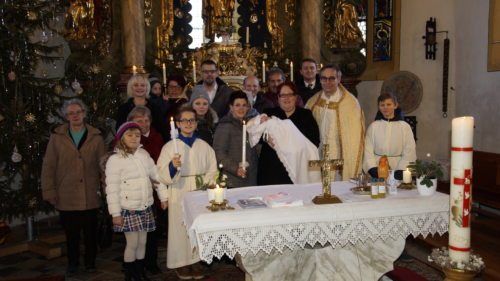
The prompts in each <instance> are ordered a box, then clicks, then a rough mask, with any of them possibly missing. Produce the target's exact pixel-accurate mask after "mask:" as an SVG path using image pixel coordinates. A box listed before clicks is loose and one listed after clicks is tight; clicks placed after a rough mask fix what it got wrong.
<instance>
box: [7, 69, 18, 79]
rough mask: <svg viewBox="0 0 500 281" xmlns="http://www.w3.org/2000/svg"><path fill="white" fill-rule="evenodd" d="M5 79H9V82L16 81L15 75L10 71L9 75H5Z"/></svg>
mask: <svg viewBox="0 0 500 281" xmlns="http://www.w3.org/2000/svg"><path fill="white" fill-rule="evenodd" d="M7 78H9V80H10V81H14V80H16V73H15V72H14V71H13V70H11V71H10V72H9V74H7Z"/></svg>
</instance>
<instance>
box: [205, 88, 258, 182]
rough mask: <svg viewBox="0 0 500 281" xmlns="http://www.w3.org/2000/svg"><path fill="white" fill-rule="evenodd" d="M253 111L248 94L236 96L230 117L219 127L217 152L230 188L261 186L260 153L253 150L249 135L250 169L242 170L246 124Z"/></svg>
mask: <svg viewBox="0 0 500 281" xmlns="http://www.w3.org/2000/svg"><path fill="white" fill-rule="evenodd" d="M249 109H250V106H249V103H248V97H247V94H245V92H243V91H236V92H233V93H232V94H231V96H230V98H229V113H228V114H227V115H226V116H224V117H222V118H221V120H220V121H219V124H218V125H217V129H216V130H215V136H214V144H213V148H214V150H215V156H216V158H217V162H219V163H222V164H223V165H224V174H226V175H227V185H228V187H243V186H253V185H256V183H257V163H258V157H257V149H256V147H250V144H249V142H248V133H247V141H246V143H245V146H246V154H245V155H246V156H245V157H246V162H248V166H247V167H241V166H240V163H241V160H242V159H241V158H242V141H243V120H244V118H245V116H246V114H247V113H248V110H249Z"/></svg>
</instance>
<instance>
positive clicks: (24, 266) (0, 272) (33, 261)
mask: <svg viewBox="0 0 500 281" xmlns="http://www.w3.org/2000/svg"><path fill="white" fill-rule="evenodd" d="M42 228H43V229H44V230H43V231H46V232H47V231H48V232H54V233H58V231H60V229H59V228H58V224H57V223H55V224H54V223H51V226H50V227H46V226H45V227H42ZM18 231H19V230H18ZM14 232H15V231H14ZM22 232H23V231H22V229H21V231H20V233H22ZM40 232H41V233H43V232H42V231H40ZM46 232H45V233H46ZM13 235H16V234H15V233H14V234H13ZM45 235H47V234H45ZM17 236H19V235H17ZM124 242H125V240H124V238H123V236H122V235H119V234H115V235H114V237H113V243H112V245H111V247H109V248H107V249H104V250H101V251H100V252H99V254H98V257H97V261H96V265H97V272H95V273H85V272H83V270H82V271H81V272H80V273H79V274H77V276H75V277H71V278H66V280H69V281H108V280H109V281H110V280H123V273H122V272H121V263H122V254H123V249H124ZM159 245H160V247H159V260H158V265H159V266H160V267H161V268H162V270H163V271H164V272H163V273H162V274H158V275H155V276H150V277H151V280H168V281H170V280H179V279H178V278H177V276H176V274H175V272H174V271H173V270H167V269H166V267H165V256H166V242H165V241H160V242H159ZM62 246H63V247H62V249H63V256H62V257H59V258H55V259H52V260H47V259H45V258H44V257H42V256H39V255H37V254H34V253H30V252H24V253H20V254H15V255H10V256H7V257H3V258H0V280H16V279H24V278H33V280H39V279H41V278H43V277H48V276H54V277H57V276H59V277H61V276H64V273H65V269H66V257H65V256H64V251H65V250H64V243H63V245H62ZM0 249H1V248H0ZM396 264H397V265H399V266H402V267H406V268H409V269H411V270H413V271H414V272H417V273H419V274H420V275H421V276H423V277H425V278H426V279H427V280H430V281H439V280H442V277H441V275H440V273H439V272H437V271H436V270H434V269H432V268H431V267H428V266H427V265H425V264H423V263H421V262H418V261H416V260H414V259H411V258H410V259H408V257H407V259H405V260H402V259H400V260H398V261H396ZM206 273H207V278H206V279H205V280H206V281H218V280H220V281H243V280H244V279H245V276H244V273H243V272H242V271H241V270H239V268H237V267H236V266H235V265H234V264H233V263H232V262H231V261H220V262H215V263H213V264H212V265H210V266H207V267H206ZM385 280H387V279H385Z"/></svg>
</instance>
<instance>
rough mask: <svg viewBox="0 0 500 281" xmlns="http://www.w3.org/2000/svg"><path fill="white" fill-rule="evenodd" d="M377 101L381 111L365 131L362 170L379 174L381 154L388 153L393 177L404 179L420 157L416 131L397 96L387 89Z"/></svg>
mask: <svg viewBox="0 0 500 281" xmlns="http://www.w3.org/2000/svg"><path fill="white" fill-rule="evenodd" d="M377 102H378V108H379V111H378V112H377V116H376V117H375V121H374V122H373V123H371V124H370V126H369V127H368V130H367V131H366V137H365V152H364V160H363V170H364V171H365V172H368V173H369V174H370V175H371V176H372V177H378V174H377V167H378V162H379V158H380V157H381V156H383V155H386V156H387V158H388V159H389V167H390V169H391V170H394V171H395V172H394V178H395V179H397V180H402V178H403V170H405V169H406V167H407V166H408V164H409V163H410V162H414V161H415V160H416V158H417V156H416V152H415V139H414V138H413V132H412V130H411V127H410V125H408V123H406V122H405V121H404V120H403V116H402V114H401V111H400V110H399V108H398V106H399V105H398V102H397V99H396V97H395V96H393V95H392V94H388V93H384V94H381V95H380V96H379V97H378V99H377Z"/></svg>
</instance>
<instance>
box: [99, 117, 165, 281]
mask: <svg viewBox="0 0 500 281" xmlns="http://www.w3.org/2000/svg"><path fill="white" fill-rule="evenodd" d="M115 141H116V146H115V154H113V155H111V156H110V157H109V159H108V161H107V163H106V199H107V202H108V209H109V213H110V214H111V215H112V216H113V229H114V231H115V232H124V234H125V238H126V240H127V245H126V246H125V253H124V267H125V280H132V279H134V280H142V279H141V277H143V276H144V263H143V260H144V254H145V251H146V238H147V233H148V232H150V231H154V230H155V228H156V225H155V220H154V216H153V211H152V208H151V206H152V205H153V186H152V182H153V183H155V185H156V186H157V187H156V192H157V193H158V197H159V198H160V201H161V207H162V208H163V209H166V208H167V196H168V195H167V187H166V186H165V185H164V184H162V183H159V182H158V172H157V169H156V165H155V163H154V161H153V159H152V158H151V157H150V156H149V154H148V152H147V151H146V150H144V149H142V148H140V143H141V131H140V127H139V124H137V123H135V122H126V123H124V124H122V125H121V126H120V128H119V129H118V131H117V133H116V137H115Z"/></svg>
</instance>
